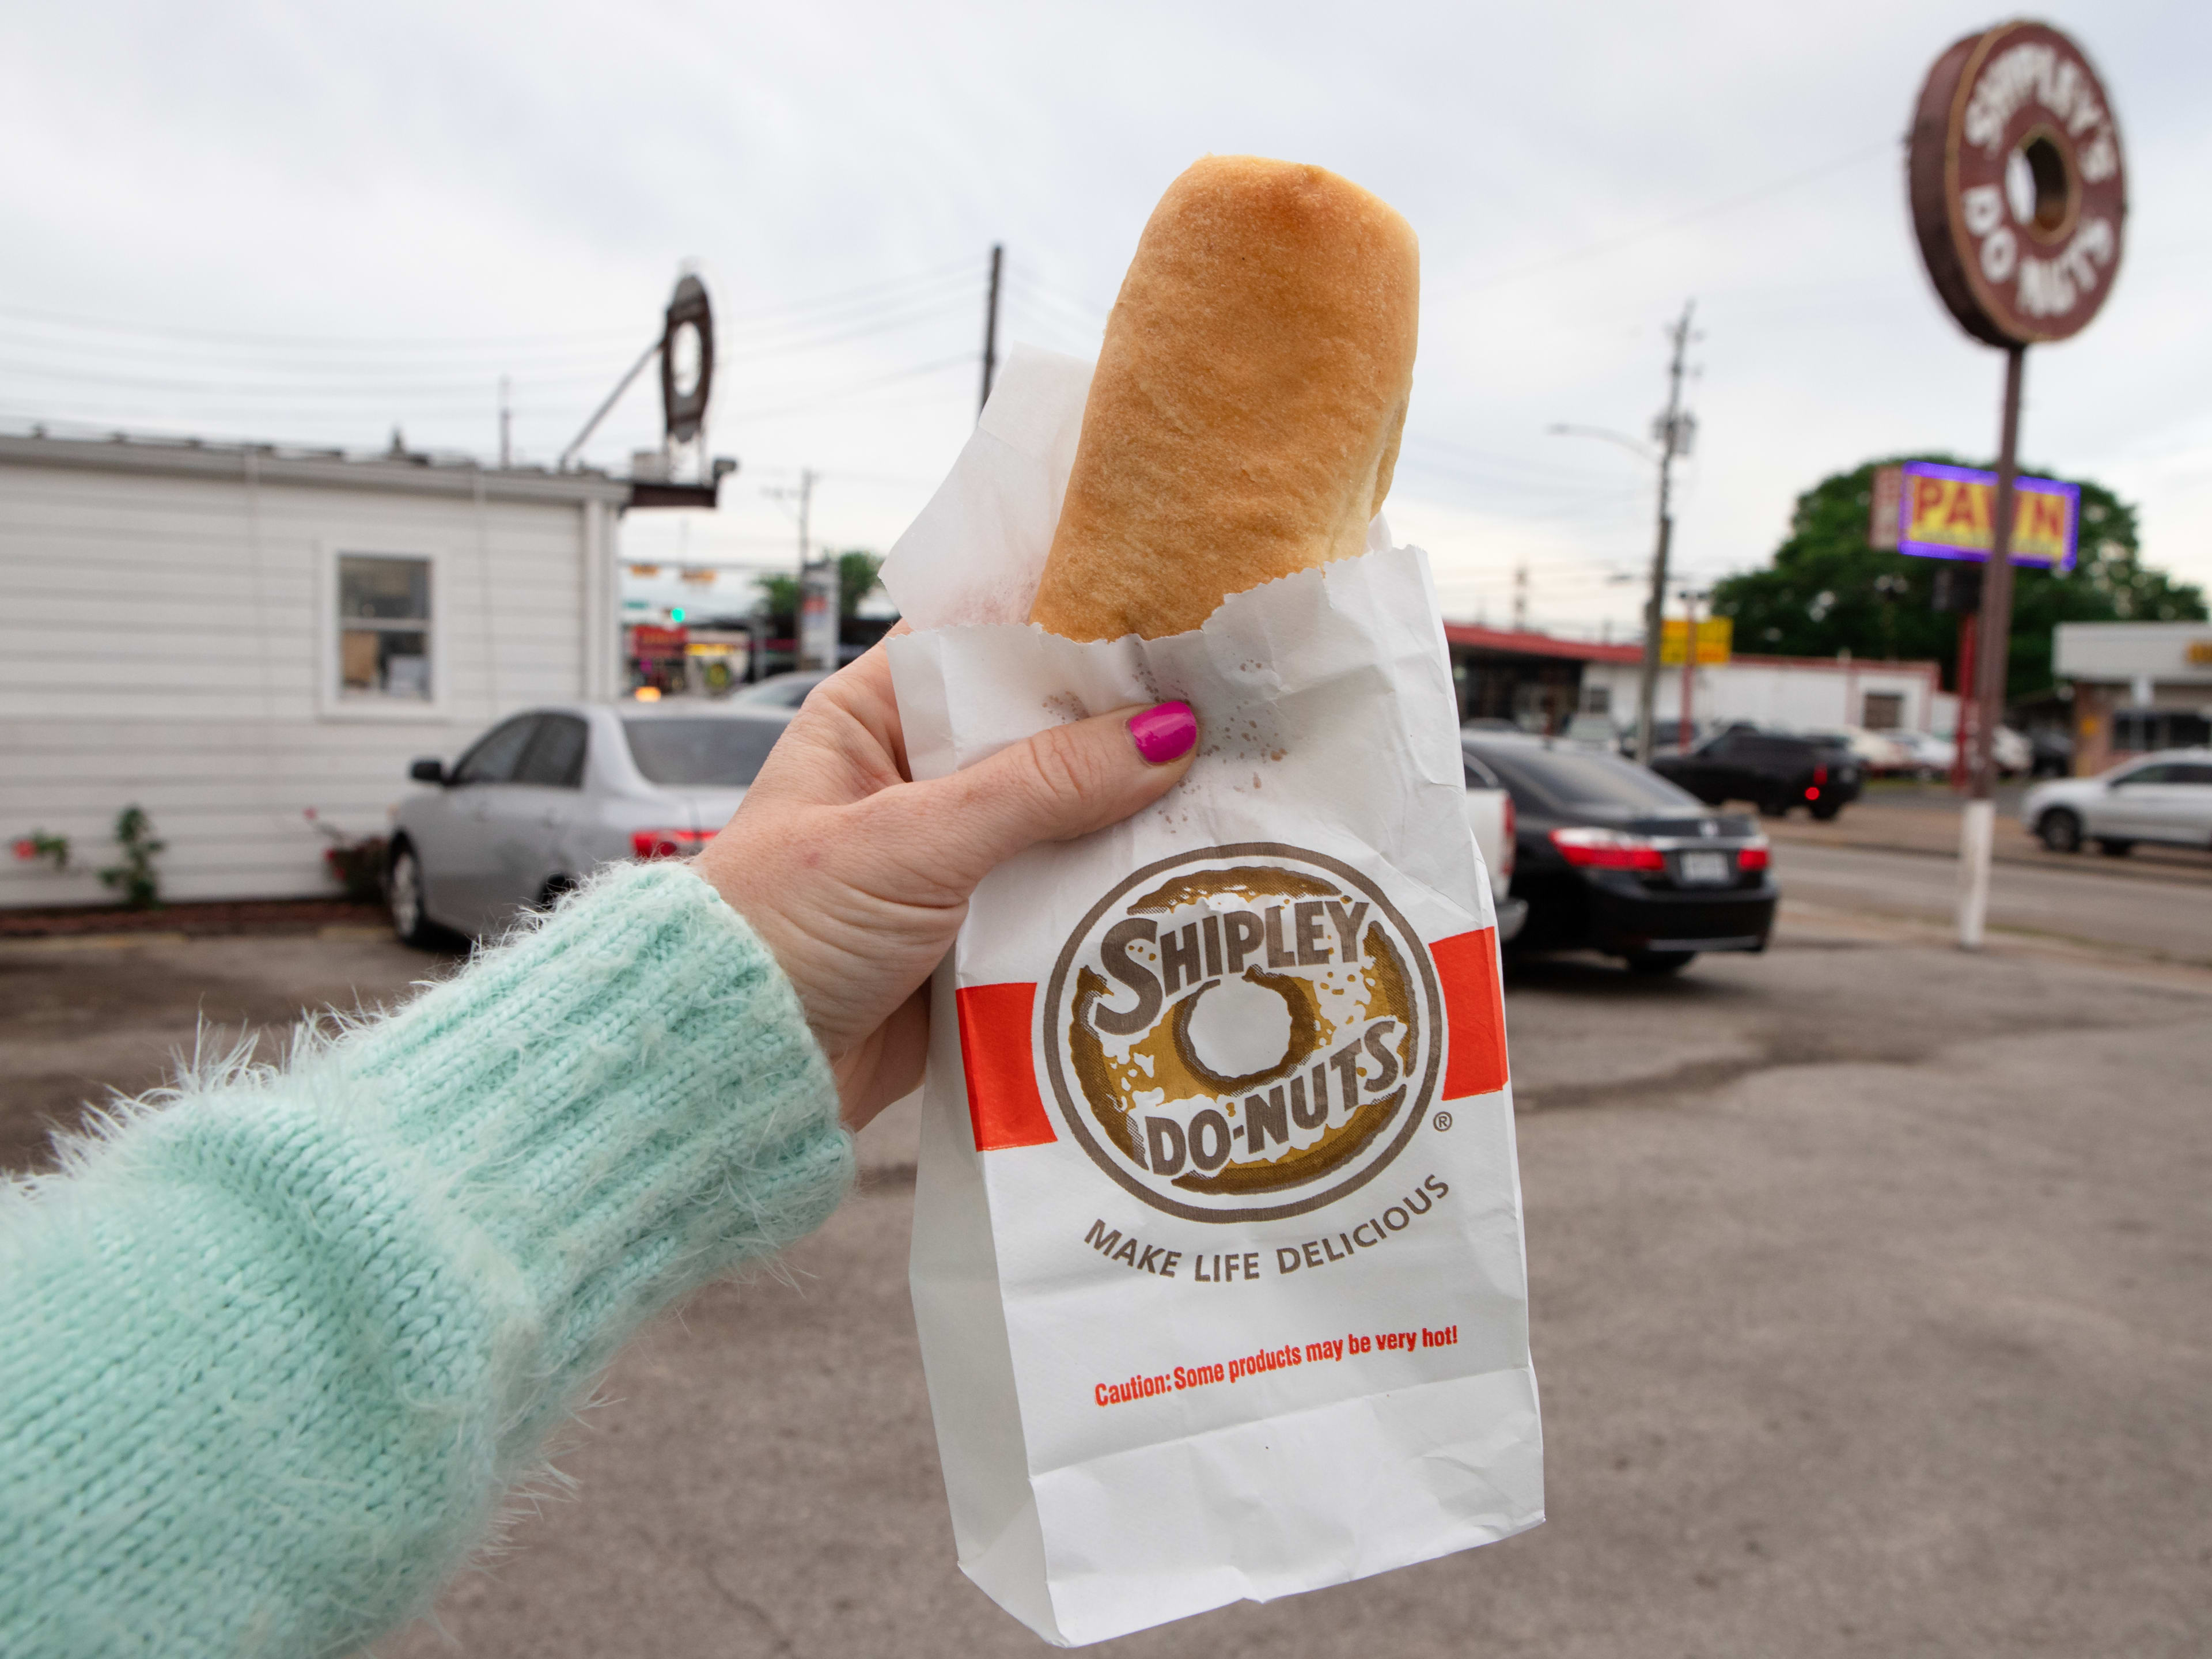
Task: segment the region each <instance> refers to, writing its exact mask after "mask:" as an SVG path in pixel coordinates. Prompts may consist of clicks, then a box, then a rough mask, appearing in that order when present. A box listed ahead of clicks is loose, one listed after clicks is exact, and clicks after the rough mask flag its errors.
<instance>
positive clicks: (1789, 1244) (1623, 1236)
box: [0, 908, 2212, 1659]
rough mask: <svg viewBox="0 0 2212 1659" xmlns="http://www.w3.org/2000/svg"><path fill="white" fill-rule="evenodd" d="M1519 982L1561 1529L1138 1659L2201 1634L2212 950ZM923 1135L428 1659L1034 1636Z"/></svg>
mask: <svg viewBox="0 0 2212 1659" xmlns="http://www.w3.org/2000/svg"><path fill="white" fill-rule="evenodd" d="M228 943H229V942H227V941H225V942H219V941H207V942H204V943H202V944H198V945H192V946H190V947H179V949H180V950H181V952H182V954H179V955H176V956H172V957H167V958H164V959H163V961H162V963H159V964H153V965H149V964H148V963H139V964H137V966H135V967H133V968H131V970H130V971H131V973H132V974H134V975H139V976H140V977H139V979H138V981H137V982H138V983H139V984H140V985H141V986H142V987H143V985H144V983H145V981H144V977H143V976H144V975H146V974H147V973H149V972H151V971H152V970H153V966H155V965H158V966H160V967H161V971H163V972H165V973H170V974H173V975H177V976H178V979H177V981H176V983H175V984H173V985H172V987H170V989H168V990H167V991H165V992H163V993H162V994H163V995H164V996H166V997H167V999H168V1001H167V1006H169V1007H170V1009H171V1010H172V1014H171V1018H172V1022H174V1019H175V1018H176V1016H177V1015H178V1014H179V1013H182V1014H183V1016H184V1017H185V1019H186V1021H187V1023H188V1021H189V1011H190V1009H191V1007H192V1006H195V1005H194V1000H193V998H191V996H189V995H187V994H185V989H184V988H183V987H184V984H185V981H186V980H187V979H188V978H189V975H190V973H191V966H192V963H193V961H194V959H195V958H194V957H192V955H191V953H192V952H193V951H208V950H210V947H211V946H214V945H217V944H228ZM249 943H250V945H252V949H251V950H250V951H248V952H246V954H245V955H243V956H221V957H218V956H210V957H209V958H208V965H209V968H210V971H211V972H212V971H214V970H215V969H218V968H219V969H221V974H220V975H218V976H219V977H222V978H223V979H224V980H225V981H226V982H227V983H228V984H229V985H230V986H231V987H232V988H231V989H230V990H228V991H227V992H225V993H223V994H225V995H228V996H230V997H231V998H233V999H234V1000H233V1001H232V1002H231V1003H230V1004H228V1005H225V1006H240V1007H260V1008H263V1009H265V1010H271V1011H277V1012H281V1011H283V1010H287V1009H289V1007H291V1006H294V1005H295V1004H296V1003H298V1002H299V1001H301V1000H305V998H306V996H307V993H306V992H305V991H304V990H303V989H301V988H295V985H294V982H293V981H289V980H287V979H286V978H285V977H284V975H288V974H289V975H297V976H300V977H299V981H298V982H299V983H300V984H301V985H304V984H305V983H306V981H307V980H308V979H313V981H314V982H315V983H317V984H321V985H327V984H331V983H335V982H337V981H344V982H345V983H349V984H350V983H364V984H368V985H371V986H381V987H386V989H387V990H388V988H390V987H396V986H397V985H398V984H401V983H404V981H405V979H406V978H407V977H409V976H410V973H412V972H415V971H419V967H420V964H421V962H422V959H421V958H417V957H406V956H404V955H402V954H400V953H397V952H392V953H390V954H389V955H388V956H387V955H384V954H380V950H379V949H375V948H371V947H372V945H374V942H372V941H331V942H326V943H328V944H330V945H334V946H337V947H340V949H339V951H338V953H337V954H338V957H340V958H341V959H340V960H337V961H336V962H334V963H332V964H323V963H319V962H318V961H317V960H316V953H315V952H314V951H313V949H312V948H311V946H310V945H309V943H308V942H302V944H301V947H300V949H299V951H297V952H296V953H294V952H290V951H287V952H284V953H281V955H282V960H280V959H279V956H278V955H277V954H272V953H271V952H270V950H269V948H268V947H269V945H270V943H271V942H270V941H254V942H249ZM257 958H258V960H257ZM90 959H92V960H96V961H100V962H113V963H119V962H121V961H123V960H124V957H123V955H122V954H120V953H118V954H111V955H106V956H97V955H93V956H91V957H90ZM287 964H289V965H287ZM70 972H72V973H76V974H79V975H81V977H80V978H79V979H78V980H77V981H76V984H77V985H78V986H79V987H80V992H79V994H90V995H105V994H106V993H105V992H102V991H100V988H99V986H98V984H97V981H98V973H97V971H96V970H92V969H79V968H72V969H70ZM379 975H382V976H383V977H381V978H380V977H379ZM11 982H20V981H11ZM239 987H247V988H246V989H240V988H239ZM256 999H258V1000H256ZM109 1000H110V1002H111V1004H112V1003H113V1002H114V1001H116V1000H118V999H116V998H112V997H111V998H110V999H109ZM121 1000H125V1001H127V1000H129V999H127V998H126V999H121ZM215 1002H216V999H215V998H213V997H211V998H210V1006H213V1005H214V1003H215ZM1507 1006H1508V1018H1509V1021H1510V1027H1511V1040H1512V1044H1513V1059H1514V1068H1515V1072H1516V1091H1517V1094H1518V1104H1519V1106H1520V1108H1521V1117H1520V1133H1521V1148H1522V1174H1523V1182H1524V1188H1525V1191H1526V1194H1527V1200H1528V1255H1529V1266H1530V1273H1531V1277H1532V1285H1533V1295H1532V1313H1533V1321H1534V1326H1533V1328H1534V1345H1535V1355H1536V1364H1537V1368H1538V1374H1539V1376H1540V1378H1541V1383H1542V1384H1543V1389H1544V1406H1545V1418H1546V1427H1547V1473H1548V1477H1549V1478H1548V1488H1549V1493H1548V1498H1549V1510H1550V1514H1551V1519H1550V1521H1549V1522H1547V1524H1546V1525H1544V1526H1543V1527H1541V1528H1537V1529H1536V1530H1535V1531H1534V1532H1533V1533H1530V1534H1526V1535H1524V1536H1522V1537H1519V1538H1516V1539H1512V1540H1509V1541H1506V1542H1504V1543H1503V1544H1499V1545H1496V1546H1493V1547H1490V1548H1488V1549H1484V1550H1478V1551H1474V1552H1472V1553H1467V1554H1462V1555H1457V1556H1454V1557H1451V1558H1449V1559H1445V1560H1442V1561H1437V1562H1432V1563H1430V1564H1428V1565H1424V1566H1420V1567H1416V1568H1412V1569H1408V1570H1406V1571H1400V1572H1395V1573H1390V1574H1387V1575H1384V1576H1383V1577H1379V1578H1375V1579H1370V1580H1368V1581H1365V1582H1363V1583H1358V1584H1352V1585H1347V1586H1344V1587H1341V1588H1340V1589H1332V1590H1326V1591H1322V1592H1319V1593H1316V1594H1315V1595H1307V1596H1301V1597H1297V1598H1294V1599H1292V1600H1290V1601H1283V1602H1278V1603H1275V1604H1273V1605H1271V1606H1267V1607H1250V1606H1245V1607H1233V1608H1229V1609H1225V1610H1223V1611H1221V1612H1218V1613H1211V1614H1207V1615H1206V1616H1204V1617H1202V1618H1200V1619H1196V1620H1188V1621H1185V1622H1183V1623H1181V1624H1178V1625H1175V1626H1169V1627H1167V1628H1165V1629H1163V1630H1159V1631H1156V1632H1148V1633H1146V1634H1145V1635H1142V1636H1139V1637H1133V1638H1128V1639H1127V1640H1126V1641H1124V1642H1121V1643H1119V1644H1109V1650H1111V1651H1113V1652H1117V1653H1127V1654H1129V1655H1132V1656H1181V1655H1200V1654H1203V1655H1206V1656H1209V1659H1212V1656H1239V1655H1248V1654H1249V1655H1258V1654H1261V1653H1267V1654H1275V1655H1295V1656H1309V1655H1310V1656H1316V1659H1336V1656H1345V1659H1352V1656H1358V1659H1372V1656H1374V1655H1376V1654H1378V1653H1382V1654H1389V1655H1391V1656H1394V1659H1395V1656H1409V1659H1418V1656H1427V1655H1437V1656H1443V1655H1451V1656H1462V1655H1465V1654H1468V1653H1501V1654H1509V1655H1517V1654H1526V1655H1530V1656H1534V1655H1543V1656H1547V1659H1553V1656H1559V1659H1580V1656H1621V1659H1630V1656H1633V1659H1646V1656H1656V1655H1673V1654H1696V1655H1705V1656H1734V1655H1742V1656H1753V1655H1756V1656H1762V1659H1764V1656H1771V1655H1777V1654H1788V1655H1791V1656H1826V1655H1838V1656H1840V1655H1861V1654H1883V1655H1887V1654H1895V1653H1918V1652H1942V1653H1945V1654H1947V1655H1991V1656H1995V1655H2008V1656H2009V1655H2015V1654H2046V1653H2047V1654H2053V1655H2058V1654H2063V1655H2069V1656H2072V1655H2079V1654H2083V1653H2091V1652H2095V1653H2122V1652H2124V1653H2128V1654H2130V1655H2154V1656H2155V1655H2181V1654H2192V1655H2193V1654H2199V1653H2202V1652H2203V1651H2204V1650H2205V1648H2206V1645H2207V1643H2208V1639H2212V1590H2208V1589H2207V1585H2208V1583H2212V1572H2208V1568H2212V1515H2208V1511H2207V1508H2206V1506H2205V1505H2204V1504H2203V1501H2202V1494H2203V1492H2204V1491H2205V1490H2206V1489H2207V1486H2208V1483H2212V1419H2208V1416H2207V1414H2206V1413H2205V1410H2204V1407H2203V1401H2204V1399H2205V1397H2206V1395H2207V1389H2208V1381H2212V1378H2208V1370H2209V1369H2212V1365H2209V1364H2208V1362H2209V1361H2212V1305H2208V1303H2207V1299H2206V1297H2204V1295H2203V1279H2204V1273H2205V1271H2206V1268H2207V1266H2208V1264H2212V1215H2208V1211H2207V1206H2205V1204H2204V1202H2203V1193H2204V1191H2205V1189H2206V1186H2207V1182H2208V1177H2212V1116H2208V1115H2207V1114H2206V1113H2205V1111H2204V1109H2203V1107H2204V1085H2203V1079H2204V1078H2205V1077H2207V1076H2208V1075H2212V1020H2208V1018H2206V1016H2207V1014H2208V1012H2212V974H2207V973H2203V972H2198V971H2196V970H2192V969H2184V968H2179V967H2173V966H2170V965H2169V966H2153V965H2144V966H2124V965H2115V964H2113V963H2108V962H2100V961H2095V960H2085V959H2080V958H2078V957H2069V956H2067V955H2065V954H2063V953H2061V952H2052V951H2041V950H2039V949H2034V948H2008V949H2006V950H2003V951H1996V952H1993V953H1991V954H1990V955H1986V956H1984V957H1978V958H1966V957H1960V955H1959V954H1958V953H1956V952H1955V951H1950V950H1948V949H1945V948H1942V946H1941V945H1937V944H1934V943H1929V942H1927V941H1926V939H1925V935H1924V931H1923V930H1921V929H1919V928H1918V927H1917V926H1916V925H1915V924H1911V923H1903V924H1900V923H1897V922H1893V921H1887V920H1885V919H1882V918H1880V917H1876V916H1869V915H1861V916H1856V917H1843V918H1840V919H1837V918H1833V917H1829V918H1825V919H1824V918H1823V917H1821V916H1819V915H1809V916H1808V913H1805V912H1803V911H1801V910H1798V909H1795V908H1791V909H1788V910H1785V919H1784V926H1783V929H1782V933H1781V935H1780V937H1779V939H1778V943H1777V946H1776V948H1775V949H1774V950H1773V951H1771V952H1770V953H1769V954H1768V955H1766V956H1765V957H1737V958H1717V959H1708V960H1704V961H1700V962H1699V963H1697V964H1696V965H1695V966H1694V967H1692V969H1690V970H1689V972H1688V973H1687V974H1686V975H1683V976H1682V977H1680V979H1671V980H1662V981H1650V980H1643V979H1638V978H1633V977H1632V976H1630V975H1625V974H1621V973H1619V972H1617V971H1615V970H1614V969H1612V968H1610V967H1608V966H1607V965H1604V964H1601V963H1597V962H1595V960H1582V959H1561V960H1559V961H1555V962H1553V963H1547V964H1539V965H1535V966H1533V967H1531V968H1529V969H1527V970H1525V971H1523V972H1521V973H1518V974H1516V978H1515V980H1514V981H1513V983H1512V985H1511V987H1510V990H1509V994H1508V1002H1507ZM14 1024H15V1006H14V1004H13V1003H10V1004H9V1006H8V1007H7V1008H6V1009H4V1010H0V1050H9V1051H11V1052H12V1048H13V1044H12V1042H11V1041H10V1039H11V1038H12V1036H13V1035H14V1030H13V1027H14ZM86 1024H87V1025H88V1027H94V1028H96V1027H98V1026H99V1025H100V1021H98V1020H96V1019H94V1020H88V1022H86ZM149 1029H150V1028H149ZM172 1029H173V1024H172ZM50 1036H51V1034H50ZM103 1052H105V1051H103ZM126 1057H131V1058H133V1063H137V1062H138V1061H140V1060H143V1058H144V1050H143V1048H140V1049H136V1050H131V1054H130V1056H126ZM100 1063H101V1057H100V1054H99V1053H94V1051H92V1050H89V1049H88V1050H86V1051H84V1052H83V1053H82V1054H77V1053H75V1052H74V1051H68V1050H66V1049H65V1048H52V1049H50V1050H48V1051H47V1060H46V1071H47V1073H48V1074H52V1073H63V1074H66V1075H70V1076H78V1075H83V1074H88V1073H92V1072H95V1071H96V1070H97V1067H98V1066H99V1064H100ZM914 1122H915V1119H914V1114H913V1111H912V1110H911V1109H897V1110H895V1111H894V1113H893V1114H891V1115H889V1116H888V1118H887V1120H886V1121H884V1122H883V1123H881V1124H879V1125H878V1127H876V1128H873V1129H872V1130H871V1131H870V1132H869V1133H868V1135H867V1136H866V1137H865V1138H864V1141H865V1146H864V1158H865V1162H866V1165H867V1166H868V1169H869V1174H868V1176H866V1179H865V1181H864V1183H863V1186H862V1188H861V1189H860V1191H859V1192H858V1193H857V1194H855V1195H854V1198H853V1199H852V1200H850V1201H848V1204H847V1205H846V1206H845V1207H844V1208H843V1209H842V1211H841V1212H839V1213H838V1215H837V1216H836V1218H834V1219H833V1220H832V1221H831V1223H830V1224H829V1226H827V1227H826V1228H825V1229H823V1231H822V1232H821V1233H820V1234H818V1235H817V1236H816V1237H814V1238H812V1239H811V1240H809V1241H807V1242H806V1243H805V1244H803V1245H801V1246H800V1247H799V1249H796V1250H795V1251H793V1253H792V1255H791V1256H790V1257H789V1259H788V1261H787V1267H788V1269H789V1270H790V1273H789V1276H788V1277H787V1278H779V1277H777V1276H775V1275H771V1274H769V1273H760V1274H757V1275H756V1276H754V1277H753V1278H752V1279H750V1280H747V1281H744V1282H741V1283H729V1284H724V1285H717V1286H714V1287H712V1288H710V1289H709V1290H708V1291H705V1292H704V1293H702V1295H701V1296H699V1297H696V1298H695V1299H694V1301H693V1302H692V1303H691V1304H690V1306H689V1307H688V1308H687V1310H685V1311H684V1316H683V1317H682V1318H681V1319H670V1320H665V1321H663V1322H660V1323H659V1324H658V1325H657V1326H656V1327H655V1328H653V1329H652V1330H651V1331H649V1332H648V1333H647V1334H646V1335H645V1337H644V1338H643V1339H642V1340H641V1341H640V1342H639V1343H638V1344H637V1345H636V1346H635V1347H633V1348H632V1349H631V1350H630V1351H629V1352H628V1353H627V1354H626V1355H625V1357H624V1358H623V1360H622V1361H621V1362H620V1363H619V1364H617V1367H616V1369H615V1370H614V1371H613V1373H612V1374H611V1376H610V1377H609V1379H608V1381H607V1384H606V1388H605V1396H606V1401H607V1403H605V1404H604V1405H602V1406H601V1407H599V1408H597V1409H595V1410H593V1411H592V1412H589V1413H586V1414H585V1416H584V1418H583V1419H582V1420H581V1422H580V1424H579V1425H576V1426H575V1427H574V1429H573V1430H572V1431H571V1432H570V1434H569V1436H568V1449H566V1451H565V1452H564V1453H563V1454H562V1455H561V1457H560V1458H559V1460H558V1461H559V1462H560V1465H561V1467H562V1468H563V1469H564V1470H565V1471H567V1472H568V1474H570V1475H572V1476H574V1478H575V1479H576V1480H577V1481H578V1483H579V1486H578V1490H577V1492H576V1495H575V1496H574V1498H559V1499H554V1500H548V1501H545V1502H544V1503H542V1504H537V1505H535V1506H532V1508H531V1509H530V1510H528V1511H527V1512H526V1513H525V1514H524V1516H523V1517H522V1518H521V1520H520V1523H519V1525H518V1526H517V1527H516V1528H515V1531H514V1534H513V1539H512V1547H511V1549H510V1550H509V1552H508V1553H506V1554H504V1555H503V1556H501V1558H499V1559H496V1560H495V1561H494V1562H493V1563H492V1564H491V1565H489V1568H487V1569H486V1570H485V1571H482V1572H479V1573H477V1574H474V1575H471V1576H470V1577H466V1578H465V1579H463V1580H462V1581H461V1582H460V1583H458V1584H457V1585H456V1586H455V1587H454V1588H453V1589H452V1590H450V1591H449V1592H448V1594H447V1596H446V1597H445V1599H444V1601H442V1602H441V1607H440V1609H439V1620H440V1621H441V1625H442V1626H443V1632H444V1633H442V1634H441V1632H439V1631H438V1630H435V1629H433V1628H431V1627H429V1626H419V1627H417V1628H416V1629H415V1630H413V1631H410V1632H407V1633H405V1634H404V1635H402V1636H400V1637H398V1638H393V1639H392V1640H391V1641H389V1642H386V1643H384V1644H379V1648H378V1652H379V1653H380V1654H381V1655H383V1656H385V1659H431V1656H452V1655H455V1654H459V1655H462V1656H483V1659H495V1656H496V1659H506V1656H523V1655H529V1656H532V1659H562V1656H568V1655H576V1656H582V1655H592V1656H605V1655H611V1654H632V1653H653V1654H690V1653H714V1654H732V1655H751V1654H763V1655H765V1654H797V1655H823V1656H839V1659H842V1656H849V1655H855V1654H879V1653H880V1654H897V1655H901V1656H908V1655H912V1656H921V1659H933V1656H947V1659H990V1656H994V1655H1001V1654H1004V1655H1026V1654H1031V1653H1035V1652H1036V1651H1037V1650H1039V1644H1037V1642H1036V1639H1035V1638H1032V1637H1030V1635H1029V1634H1028V1633H1027V1632H1024V1631H1023V1630H1022V1629H1021V1628H1020V1627H1018V1626H1016V1625H1015V1624H1014V1623H1013V1622H1012V1620H1009V1619H1007V1618H1006V1616H1005V1615H1004V1614H1002V1613H999V1612H998V1611H997V1610H996V1609H995V1608H994V1607H992V1606H991V1605H990V1604H989V1603H988V1602H987V1601H985V1600H984V1598H983V1597H982V1595H981V1593H980V1592H978V1591H976V1590H975V1589H973V1588H972V1587H970V1586H969V1584H967V1583H966V1582H965V1581H964V1580H963V1579H962V1578H961V1577H960V1576H959V1573H958V1571H957V1568H956V1567H955V1565H953V1561H952V1551H951V1530H950V1527H949V1524H948V1522H947V1520H946V1516H945V1498H944V1491H943V1486H942V1484H941V1482H940V1480H939V1474H938V1469H937V1459H936V1452H935V1447H934V1443H933V1438H932V1436H931V1431H930V1426H929V1416H928V1407H927V1398H926V1395H925V1394H924V1391H923V1389H922V1383H921V1370H920V1364H919V1358H918V1355H917V1352H916V1348H915V1338H914V1327H913V1322H912V1317H911V1315H910V1313H909V1311H908V1303H907V1297H906V1288H905V1261H906V1238H907V1231H908V1221H909V1217H910V1213H911V1207H912V1186H911V1182H912V1158H913V1141H912V1137H913V1133H914Z"/></svg>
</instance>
